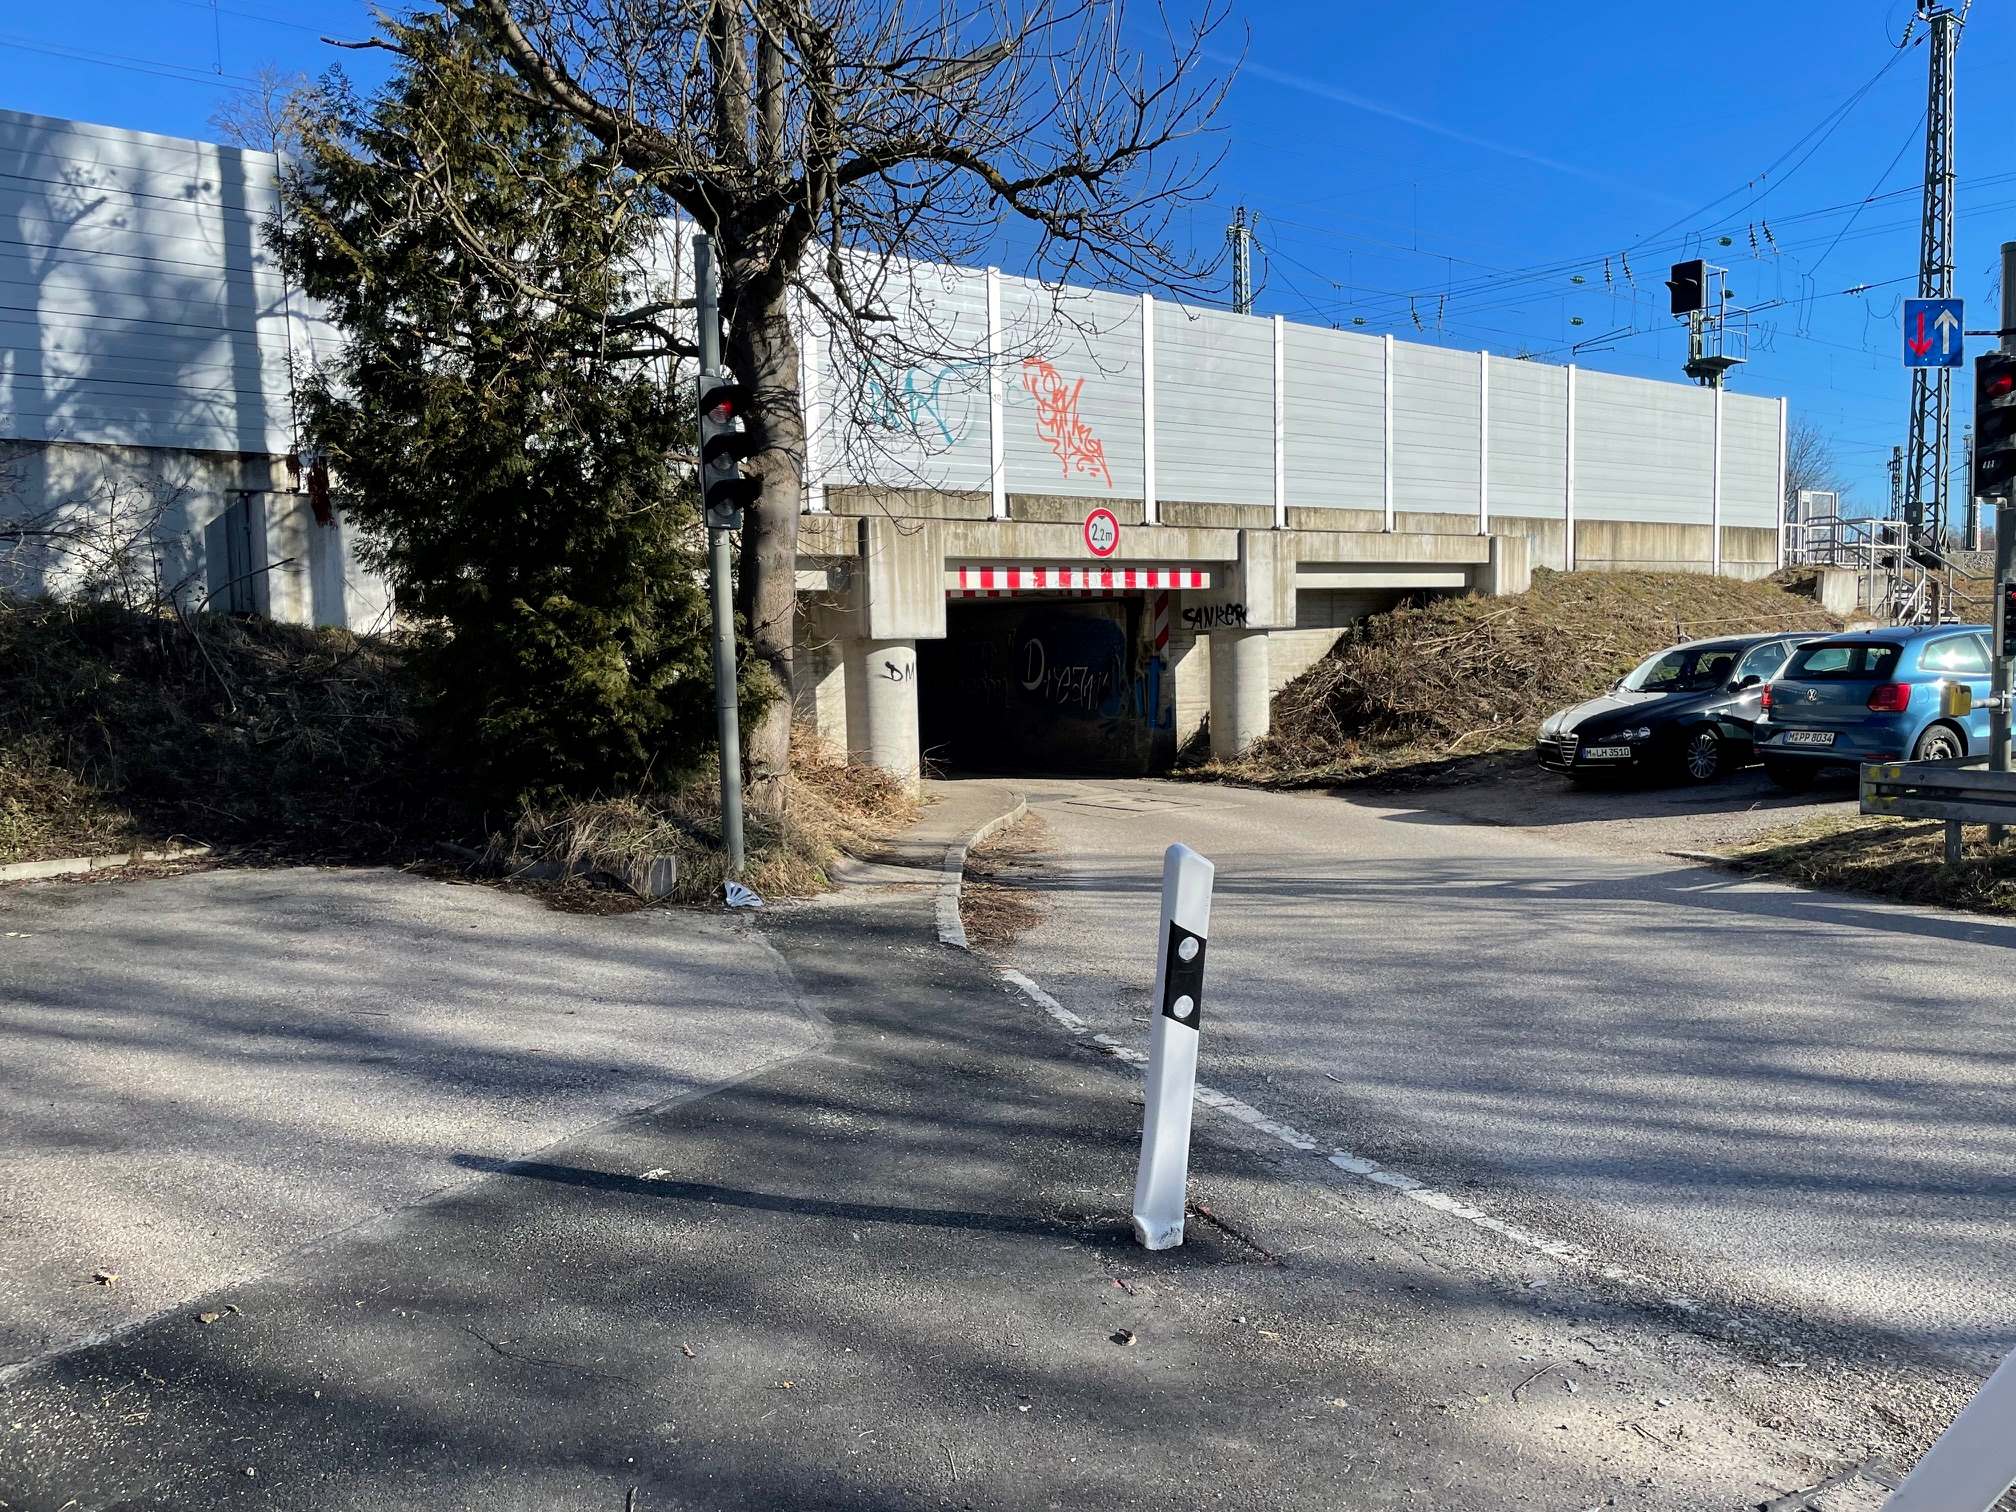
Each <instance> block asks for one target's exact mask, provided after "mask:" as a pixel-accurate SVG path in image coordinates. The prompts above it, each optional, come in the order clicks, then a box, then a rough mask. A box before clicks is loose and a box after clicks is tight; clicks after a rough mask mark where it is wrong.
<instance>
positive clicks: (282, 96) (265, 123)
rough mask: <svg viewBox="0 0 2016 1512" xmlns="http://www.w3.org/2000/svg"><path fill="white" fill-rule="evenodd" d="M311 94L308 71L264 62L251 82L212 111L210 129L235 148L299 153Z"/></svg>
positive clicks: (293, 154)
mask: <svg viewBox="0 0 2016 1512" xmlns="http://www.w3.org/2000/svg"><path fill="white" fill-rule="evenodd" d="M312 97H313V96H312V90H311V87H310V85H309V83H308V76H307V75H306V74H302V73H286V72H283V71H282V70H280V69H277V68H274V67H273V66H272V65H271V64H262V65H261V66H260V69H259V72H258V73H256V74H254V75H253V77H252V82H251V84H250V85H248V86H247V87H246V88H244V89H241V90H238V91H237V92H235V93H234V94H232V95H230V96H228V97H227V98H226V99H225V100H224V103H223V104H221V105H219V106H218V107H217V108H216V109H215V110H213V111H211V112H210V129H211V130H212V131H214V132H216V133H217V135H218V136H220V137H222V138H223V139H224V140H225V141H227V142H229V143H230V144H231V145H232V146H234V147H247V148H250V149H251V150H252V151H254V152H284V153H286V154H288V155H289V156H299V155H300V147H301V130H302V128H303V127H304V126H305V125H306V124H307V121H308V111H309V108H310V104H311V101H312Z"/></svg>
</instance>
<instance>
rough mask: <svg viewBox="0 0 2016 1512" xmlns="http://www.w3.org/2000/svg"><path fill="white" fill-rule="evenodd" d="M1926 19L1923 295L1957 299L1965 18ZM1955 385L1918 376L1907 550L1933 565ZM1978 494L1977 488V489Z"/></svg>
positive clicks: (1935, 10)
mask: <svg viewBox="0 0 2016 1512" xmlns="http://www.w3.org/2000/svg"><path fill="white" fill-rule="evenodd" d="M1918 15H1919V18H1920V19H1921V20H1923V21H1924V22H1925V23H1926V24H1927V26H1929V27H1930V28H1931V33H1932V47H1931V58H1930V65H1929V66H1930V81H1929V85H1928V90H1927V100H1926V106H1925V208H1924V220H1923V226H1922V229H1921V232H1920V237H1919V243H1918V296H1919V298H1921V299H1947V298H1950V297H1951V296H1952V293H1953V50H1954V48H1955V47H1956V46H1958V44H1959V41H1960V17H1959V16H1957V15H1955V14H1954V13H1953V12H1952V11H1950V10H1948V9H1947V8H1946V7H1945V6H1943V5H1934V6H1927V7H1925V8H1924V9H1922V10H1920V11H1919V13H1918ZM1952 438H1953V392H1952V380H1951V378H1950V376H1949V370H1948V369H1946V368H1913V369H1912V370H1911V430H1910V441H1909V452H1908V457H1907V460H1906V462H1905V468H1904V521H1905V525H1904V530H1905V537H1906V541H1907V549H1908V550H1909V551H1910V554H1911V556H1912V557H1913V558H1914V559H1915V560H1917V561H1920V562H1928V563H1929V561H1930V559H1931V558H1932V557H1933V556H1935V555H1936V554H1937V553H1938V552H1939V550H1940V549H1941V548H1942V546H1943V545H1944V534H1945V527H1946V517H1947V514H1946V512H1947V496H1948V492H1949V487H1950V481H1951V479H1950V474H1951V472H1952V455H1951V450H1950V448H1951V446H1952ZM1970 487H1971V484H1970Z"/></svg>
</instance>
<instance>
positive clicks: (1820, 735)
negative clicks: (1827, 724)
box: [1785, 730, 1834, 745]
mask: <svg viewBox="0 0 2016 1512" xmlns="http://www.w3.org/2000/svg"><path fill="white" fill-rule="evenodd" d="M1785 744H1787V745H1832V744H1834V732H1833V731H1832V730H1787V731H1786V732H1785Z"/></svg>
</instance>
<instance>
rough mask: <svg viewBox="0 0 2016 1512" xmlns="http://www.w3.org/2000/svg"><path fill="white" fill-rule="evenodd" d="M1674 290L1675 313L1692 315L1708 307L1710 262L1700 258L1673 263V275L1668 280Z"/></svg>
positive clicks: (1668, 284) (1667, 285)
mask: <svg viewBox="0 0 2016 1512" xmlns="http://www.w3.org/2000/svg"><path fill="white" fill-rule="evenodd" d="M1666 287H1667V288H1668V289H1670V290H1672V291H1673V313H1674V314H1675V315H1692V314H1693V313H1694V312H1695V311H1696V310H1703V309H1706V308H1707V307H1708V264H1707V263H1706V262H1704V261H1703V260H1702V259H1700V258H1698V257H1697V258H1695V259H1694V260H1693V261H1692V262H1678V263H1675V264H1673V276H1672V277H1671V278H1669V279H1667V280H1666Z"/></svg>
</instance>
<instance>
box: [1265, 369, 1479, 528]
mask: <svg viewBox="0 0 2016 1512" xmlns="http://www.w3.org/2000/svg"><path fill="white" fill-rule="evenodd" d="M1482 412H1483V411H1482V404H1481V400H1480V397H1479V382H1478V360H1477V354H1476V353H1475V352H1452V351H1448V350H1446V349H1445V348H1442V347H1426V346H1416V345H1415V344H1414V343H1413V342H1410V341H1396V342H1395V343H1394V344H1393V507H1394V508H1395V509H1396V510H1402V511H1411V512H1416V513H1431V512H1432V513H1454V514H1471V515H1474V514H1476V513H1477V496H1478V486H1479V477H1480V473H1479V468H1478V426H1479V424H1480V416H1481V415H1482ZM1289 445H1290V446H1291V447H1292V446H1293V445H1294V438H1293V437H1292V436H1291V437H1290V438H1289Z"/></svg>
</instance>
